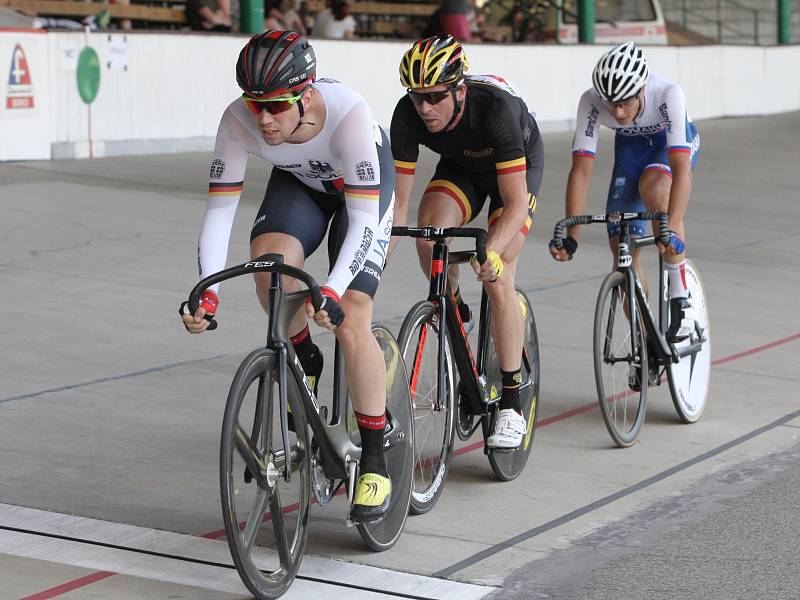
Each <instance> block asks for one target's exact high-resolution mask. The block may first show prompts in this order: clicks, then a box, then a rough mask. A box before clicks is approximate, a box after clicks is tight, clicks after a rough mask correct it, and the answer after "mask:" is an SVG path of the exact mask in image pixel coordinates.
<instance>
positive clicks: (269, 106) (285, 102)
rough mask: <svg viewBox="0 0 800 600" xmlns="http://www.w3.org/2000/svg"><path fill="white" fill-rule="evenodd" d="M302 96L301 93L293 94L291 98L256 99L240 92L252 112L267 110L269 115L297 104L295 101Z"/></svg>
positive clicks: (284, 110) (257, 112) (276, 113)
mask: <svg viewBox="0 0 800 600" xmlns="http://www.w3.org/2000/svg"><path fill="white" fill-rule="evenodd" d="M302 97H303V94H300V95H298V96H293V97H291V98H264V99H256V98H251V97H250V96H248V95H247V94H242V98H244V103H245V104H246V105H247V108H249V109H250V110H251V111H252V112H253V113H255V114H259V113H260V112H261V111H262V110H265V111H267V112H268V113H269V114H271V115H278V114H280V113H282V112H286V111H287V110H289V109H290V108H292V106H294V105H295V104H297V101H298V100H300V98H302Z"/></svg>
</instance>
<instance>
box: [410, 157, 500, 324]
mask: <svg viewBox="0 0 800 600" xmlns="http://www.w3.org/2000/svg"><path fill="white" fill-rule="evenodd" d="M485 201H486V193H485V192H481V191H480V190H479V189H478V186H476V184H475V182H474V181H472V180H471V179H470V178H469V177H467V176H465V175H464V174H463V173H462V172H461V170H460V169H459V168H458V167H456V166H455V165H452V164H450V163H448V161H446V160H444V159H442V160H440V161H439V164H438V165H437V166H436V172H435V173H434V175H433V178H432V179H431V181H430V183H429V184H428V187H427V188H426V189H425V193H424V194H423V195H422V200H421V201H420V206H419V212H418V216H417V224H418V225H419V226H424V225H435V226H437V227H460V226H462V225H464V224H465V223H469V222H470V221H471V220H472V219H473V218H475V216H476V215H477V214H478V213H480V211H481V209H482V208H483V204H484V202H485ZM432 254H433V242H429V241H427V240H423V239H417V255H418V256H419V262H420V267H422V272H423V273H425V275H426V276H429V270H430V267H431V255H432ZM447 278H448V281H449V283H450V289H452V290H453V292H454V294H456V301H457V305H458V309H459V313H460V314H461V318H462V320H463V321H465V322H466V321H469V320H470V318H471V311H470V310H469V307H468V306H467V305H466V304H465V303H464V302H463V301H461V299H460V293H459V287H458V280H459V269H458V265H452V266H451V267H450V268H449V269H448V271H447Z"/></svg>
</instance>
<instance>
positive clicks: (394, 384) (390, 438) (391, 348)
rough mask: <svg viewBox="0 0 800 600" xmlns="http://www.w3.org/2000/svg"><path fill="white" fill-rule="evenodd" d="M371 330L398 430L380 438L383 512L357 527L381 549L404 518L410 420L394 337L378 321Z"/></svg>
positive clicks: (411, 461)
mask: <svg viewBox="0 0 800 600" xmlns="http://www.w3.org/2000/svg"><path fill="white" fill-rule="evenodd" d="M372 333H373V335H374V336H375V338H376V339H377V340H378V344H379V345H380V347H381V350H382V351H383V356H384V360H385V362H386V412H387V416H389V417H390V418H391V419H393V420H394V421H395V422H396V423H397V424H398V426H399V430H397V431H391V430H390V431H388V432H387V433H388V435H387V437H386V438H385V442H384V448H385V452H384V456H385V459H386V470H387V471H388V474H389V478H390V479H391V481H392V495H391V498H390V500H389V508H388V510H387V511H386V516H385V517H384V518H383V519H382V520H380V521H378V522H374V523H360V524H358V525H357V528H358V532H359V533H360V534H361V537H362V538H363V539H364V541H365V542H366V543H367V545H368V546H369V547H370V548H371V549H372V550H375V551H376V552H383V551H384V550H388V549H389V548H391V547H392V546H394V545H395V543H396V542H397V540H398V539H399V538H400V534H401V533H402V532H403V528H404V527H405V524H406V519H407V518H408V507H409V504H410V502H411V479H412V470H413V468H414V421H413V418H412V412H411V392H410V391H409V388H408V375H407V374H406V369H405V364H404V363H403V356H402V354H400V348H399V347H398V345H397V340H395V339H394V336H393V335H392V334H391V332H390V331H389V330H388V329H387V328H386V327H383V326H381V325H373V326H372ZM387 445H388V447H387Z"/></svg>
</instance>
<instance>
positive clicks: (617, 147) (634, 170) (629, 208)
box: [606, 135, 652, 294]
mask: <svg viewBox="0 0 800 600" xmlns="http://www.w3.org/2000/svg"><path fill="white" fill-rule="evenodd" d="M651 155H652V147H651V146H650V142H649V140H648V139H645V138H641V139H639V138H630V137H628V136H621V135H617V136H616V139H615V142H614V169H613V171H612V174H611V182H610V184H609V187H608V199H607V201H606V213H611V212H614V211H618V212H641V211H643V210H644V209H645V205H644V203H643V202H642V198H641V196H640V195H639V181H640V176H641V174H642V172H643V171H644V169H645V167H646V166H647V164H648V163H649V162H650V156H651ZM646 225H647V223H646V222H645V221H632V222H630V223H629V224H628V232H629V233H630V236H631V237H632V238H639V237H643V236H644V235H645V231H646ZM619 229H620V228H619V225H618V224H617V225H615V224H612V223H609V224H608V225H607V230H608V245H609V249H610V250H611V270H612V271H614V270H615V269H616V268H617V250H618V246H619ZM632 255H633V267H634V268H635V269H636V272H637V274H638V275H639V279H640V281H641V282H642V286H643V287H644V290H645V293H646V294H649V289H648V285H647V279H646V278H645V277H644V273H643V272H642V268H641V263H640V260H639V249H638V248H637V249H635V250H634V251H633V252H632Z"/></svg>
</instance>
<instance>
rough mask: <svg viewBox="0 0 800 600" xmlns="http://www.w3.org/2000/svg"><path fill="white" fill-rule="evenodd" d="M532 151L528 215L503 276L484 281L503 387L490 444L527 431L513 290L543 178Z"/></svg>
mask: <svg viewBox="0 0 800 600" xmlns="http://www.w3.org/2000/svg"><path fill="white" fill-rule="evenodd" d="M535 154H536V156H537V157H539V161H538V162H537V163H536V164H531V165H530V167H529V168H528V170H527V172H526V185H527V190H528V216H527V218H526V220H525V223H524V224H523V225H522V227H521V228H520V230H519V231H518V232H517V233H516V235H515V237H514V238H513V239H512V241H511V243H510V244H509V245H508V246H507V247H506V248H505V249H504V250H503V252H502V254H501V256H500V258H501V259H502V261H503V264H504V265H505V268H504V270H503V276H502V277H500V278H499V279H498V280H497V281H496V282H494V283H486V284H484V287H485V288H486V293H487V295H488V296H489V300H490V301H491V303H492V322H491V329H492V331H491V333H492V339H493V340H494V347H495V352H496V353H497V361H498V363H499V366H500V373H501V376H502V386H503V391H502V395H501V397H500V405H499V408H500V412H499V413H498V416H497V419H495V427H494V431H493V432H492V435H491V436H489V439H488V440H487V442H488V444H489V446H492V447H500V448H516V447H518V446H519V445H520V444H521V442H522V439H523V436H524V434H525V432H526V431H527V425H526V422H525V418H524V416H523V415H522V405H521V402H520V396H519V388H520V382H521V374H520V366H521V360H522V345H523V339H524V333H523V324H524V322H523V318H522V310H521V307H520V303H519V298H518V296H517V290H516V272H517V263H518V260H519V254H520V251H521V250H522V247H523V245H524V244H525V239H526V237H527V235H528V232H529V231H530V229H531V227H532V226H533V214H534V212H535V211H536V202H537V195H538V193H539V188H540V187H541V181H542V166H543V165H542V161H541V157H542V154H543V153H542V151H541V150H540V151H538V152H536V153H535ZM491 198H492V200H491V203H490V205H489V231H491V230H492V228H493V227H494V225H495V224H496V223H497V220H498V219H499V218H500V216H501V215H502V213H503V201H502V198H501V197H500V194H499V192H498V191H496V190H495V191H493V192H492V193H491Z"/></svg>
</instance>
